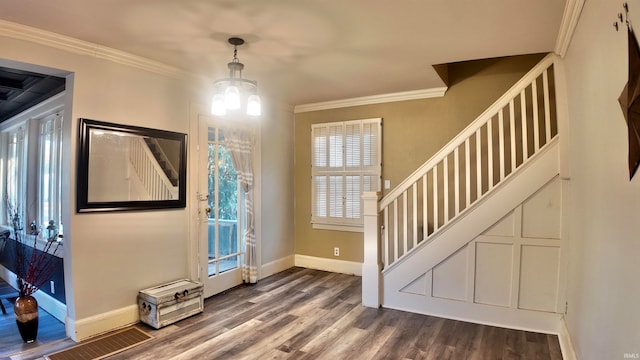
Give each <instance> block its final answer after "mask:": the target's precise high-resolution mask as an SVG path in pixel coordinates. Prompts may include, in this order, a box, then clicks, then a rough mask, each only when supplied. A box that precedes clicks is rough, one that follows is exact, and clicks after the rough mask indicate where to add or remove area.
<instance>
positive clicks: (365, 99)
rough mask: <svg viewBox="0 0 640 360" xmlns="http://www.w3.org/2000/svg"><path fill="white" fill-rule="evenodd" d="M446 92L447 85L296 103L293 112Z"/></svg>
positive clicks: (426, 96)
mask: <svg viewBox="0 0 640 360" xmlns="http://www.w3.org/2000/svg"><path fill="white" fill-rule="evenodd" d="M446 92H447V87H439V88H433V89H424V90H413V91H403V92H397V93H391V94H382V95H373V96H364V97H357V98H351V99H344V100H335V101H325V102H318V103H312V104H304V105H296V106H295V107H294V109H293V112H294V113H302V112H309V111H318V110H329V109H337V108H344V107H351V106H360V105H371V104H382V103H388V102H396V101H405V100H417V99H429V98H436V97H442V96H444V94H445V93H446Z"/></svg>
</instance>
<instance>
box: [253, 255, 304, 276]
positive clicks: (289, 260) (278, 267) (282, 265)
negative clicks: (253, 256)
mask: <svg viewBox="0 0 640 360" xmlns="http://www.w3.org/2000/svg"><path fill="white" fill-rule="evenodd" d="M295 263H296V260H295V256H293V255H289V256H285V257H283V258H280V259H277V260H274V261H272V262H269V263H266V264H262V267H261V268H260V279H264V278H266V277H268V276H271V275H273V274H277V273H279V272H281V271H285V270H287V269H290V268H292V267H294V266H295Z"/></svg>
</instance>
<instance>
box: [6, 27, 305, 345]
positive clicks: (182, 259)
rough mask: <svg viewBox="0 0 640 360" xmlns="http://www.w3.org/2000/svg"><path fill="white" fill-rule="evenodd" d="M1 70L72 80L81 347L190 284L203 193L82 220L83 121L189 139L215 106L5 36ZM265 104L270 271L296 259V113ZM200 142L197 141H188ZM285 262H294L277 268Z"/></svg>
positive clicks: (70, 269)
mask: <svg viewBox="0 0 640 360" xmlns="http://www.w3.org/2000/svg"><path fill="white" fill-rule="evenodd" d="M29 64H35V65H36V66H33V65H29ZM0 65H2V66H13V67H20V68H23V69H25V70H31V71H40V70H43V69H42V67H47V68H55V69H61V71H59V72H58V71H54V73H55V74H57V75H62V76H67V78H68V81H67V90H66V94H67V95H66V96H67V99H66V101H65V125H64V135H63V136H64V140H63V141H64V144H65V145H64V154H63V165H62V166H63V189H62V197H63V200H62V201H63V221H62V222H63V223H64V228H65V246H64V256H65V282H66V284H65V287H66V289H65V290H66V298H67V312H68V315H67V321H66V325H67V334H68V335H69V336H71V337H73V338H74V339H78V340H81V339H84V338H87V337H89V336H92V335H95V334H98V333H101V332H105V331H108V330H112V329H114V328H116V327H121V326H124V325H127V324H129V323H132V322H135V321H137V306H136V296H137V294H138V291H139V290H140V289H144V288H147V287H150V286H155V285H158V284H161V283H165V282H167V281H171V280H175V279H180V278H188V277H189V274H190V263H193V262H194V261H195V259H191V258H190V245H191V241H192V240H193V239H195V235H194V234H191V233H190V231H189V229H190V226H189V225H190V222H191V221H192V220H191V218H190V216H189V214H190V211H189V209H190V206H196V205H195V204H194V201H193V199H195V194H194V192H195V189H193V188H192V186H189V188H188V189H187V208H184V209H172V210H161V211H139V212H116V213H95V214H76V210H75V206H76V205H75V200H76V196H75V189H76V152H77V138H78V119H79V118H89V119H96V120H102V121H107V122H113V123H120V124H127V125H135V126H143V127H149V128H156V129H162V130H169V131H176V132H182V133H188V132H189V117H190V108H192V107H193V106H192V104H195V103H206V101H207V97H208V96H207V95H208V87H207V85H206V83H205V82H197V81H193V79H188V78H186V77H185V79H186V80H188V81H185V82H183V81H182V80H181V79H179V78H174V77H170V76H165V75H159V74H157V73H154V72H149V71H145V70H141V69H138V68H134V67H130V66H126V65H121V64H118V63H115V62H111V61H107V60H102V59H99V58H96V57H93V56H87V55H81V54H76V53H71V52H67V51H63V50H59V49H56V48H52V47H48V46H44V45H39V44H35V43H32V42H29V41H23V40H16V39H13V38H8V37H4V36H2V34H0ZM263 101H264V102H265V105H267V110H266V111H265V113H266V115H265V116H264V117H263V119H264V120H265V124H264V125H263V134H262V136H263V142H262V144H263V148H264V150H263V151H261V165H262V169H263V171H264V175H263V178H262V181H263V183H262V184H261V188H262V189H263V191H264V193H265V194H267V195H268V196H265V198H264V199H259V201H257V203H259V204H261V205H262V212H263V213H265V214H266V215H265V217H264V218H263V219H262V222H261V224H262V226H263V227H264V229H263V230H262V232H261V234H262V237H261V239H259V241H260V242H261V243H262V244H264V245H261V246H263V247H264V250H262V259H261V263H263V264H264V263H269V262H274V261H276V260H279V259H281V258H291V257H292V255H293V223H292V222H291V218H292V213H293V192H291V191H290V189H291V187H292V182H293V175H292V172H293V171H292V168H293V165H292V164H293V148H292V139H293V135H292V132H293V115H292V112H291V110H290V109H289V110H286V109H285V110H283V109H279V108H275V107H272V108H269V107H268V106H269V101H268V100H267V99H266V98H265V99H264V100H263ZM195 138H196V136H195V134H189V139H195ZM274 140H275V141H274ZM189 156H195V154H188V157H189ZM190 176H191V175H189V174H188V178H189V179H188V182H189V184H191V180H190ZM291 262H292V261H291ZM283 264H285V265H286V261H284V262H282V263H279V264H278V265H279V266H283ZM270 269H271V271H274V269H275V270H277V269H278V267H277V266H276V267H274V266H272V267H271V268H270Z"/></svg>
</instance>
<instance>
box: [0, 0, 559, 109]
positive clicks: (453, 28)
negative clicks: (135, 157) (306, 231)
mask: <svg viewBox="0 0 640 360" xmlns="http://www.w3.org/2000/svg"><path fill="white" fill-rule="evenodd" d="M564 5H565V0H483V1H477V0H395V1H392V0H340V1H339V0H253V1H252V0H154V1H151V0H100V1H88V0H48V1H41V0H20V1H15V0H0V9H2V10H1V11H0V19H2V20H7V21H11V22H15V23H19V24H23V25H28V26H32V27H36V28H39V29H42V30H47V31H51V32H55V33H58V34H62V35H66V36H70V37H74V38H77V39H81V40H85V41H89V42H93V43H97V44H100V45H104V46H108V47H111V48H115V49H118V50H123V51H126V52H129V53H132V54H135V55H139V56H143V57H146V58H149V59H152V60H156V61H159V62H162V63H165V64H168V65H172V66H175V67H178V68H181V69H185V70H187V71H189V72H192V73H196V74H199V75H201V76H204V77H206V78H207V79H210V80H214V79H216V78H220V77H226V76H227V69H226V63H227V62H229V61H230V60H231V58H232V55H233V47H232V46H231V45H229V44H228V43H227V39H228V38H229V37H231V36H239V37H242V38H244V39H245V40H246V42H247V43H246V44H245V45H243V46H241V47H239V49H238V58H239V59H240V61H241V62H243V63H244V64H245V70H244V72H243V75H244V77H246V78H249V79H253V80H257V81H258V84H259V91H260V93H261V94H262V95H267V96H268V97H270V98H273V99H277V100H279V101H282V102H284V103H287V104H290V105H300V104H308V103H315V102H323V101H331V100H339V99H347V98H354V97H362V96H371V95H380V94H388V93H395V92H403V91H411V90H421V89H430V88H437V87H441V86H443V83H442V81H441V80H440V78H439V77H438V76H437V74H436V73H435V71H434V70H433V68H432V65H434V64H442V63H450V62H458V61H464V60H473V59H482V58H490V57H498V56H507V55H518V54H529V53H540V52H551V51H553V49H554V46H555V42H556V38H557V34H558V31H559V28H560V22H561V18H562V12H563V10H564Z"/></svg>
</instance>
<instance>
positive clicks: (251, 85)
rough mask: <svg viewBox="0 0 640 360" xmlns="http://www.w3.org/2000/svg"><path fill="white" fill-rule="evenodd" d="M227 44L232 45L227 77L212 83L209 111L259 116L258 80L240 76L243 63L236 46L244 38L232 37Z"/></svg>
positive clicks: (218, 113) (222, 114) (260, 110)
mask: <svg viewBox="0 0 640 360" xmlns="http://www.w3.org/2000/svg"><path fill="white" fill-rule="evenodd" d="M229 44H231V45H233V59H232V60H231V62H230V63H228V64H227V67H228V68H229V77H228V78H224V79H219V80H216V81H215V82H214V83H213V87H214V95H213V99H212V102H211V113H212V114H213V115H217V116H224V115H227V114H228V113H232V112H244V113H245V114H247V115H249V116H260V114H261V113H262V106H261V103H260V96H258V82H257V81H254V80H248V79H243V78H242V69H244V64H242V63H241V62H240V60H238V46H239V45H242V44H244V40H242V39H240V38H236V37H232V38H230V39H229Z"/></svg>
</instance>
